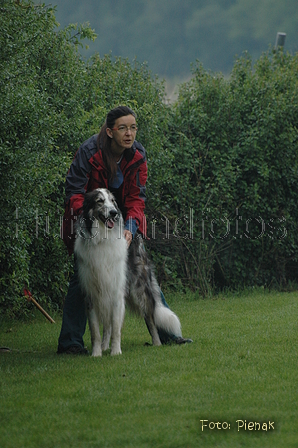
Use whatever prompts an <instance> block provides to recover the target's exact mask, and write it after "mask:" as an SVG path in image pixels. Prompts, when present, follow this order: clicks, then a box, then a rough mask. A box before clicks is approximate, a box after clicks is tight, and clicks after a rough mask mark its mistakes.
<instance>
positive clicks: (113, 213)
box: [109, 209, 118, 218]
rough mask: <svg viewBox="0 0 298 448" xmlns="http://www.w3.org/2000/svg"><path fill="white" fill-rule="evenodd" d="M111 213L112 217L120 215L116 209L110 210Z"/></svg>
mask: <svg viewBox="0 0 298 448" xmlns="http://www.w3.org/2000/svg"><path fill="white" fill-rule="evenodd" d="M109 215H110V217H111V218H116V216H117V215H118V212H117V210H116V209H114V210H110V213H109Z"/></svg>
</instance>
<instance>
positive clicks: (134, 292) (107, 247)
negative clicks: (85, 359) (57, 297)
mask: <svg viewBox="0 0 298 448" xmlns="http://www.w3.org/2000/svg"><path fill="white" fill-rule="evenodd" d="M123 230H124V225H123V219H122V215H121V213H120V210H119V208H118V206H117V203H116V201H115V199H114V197H113V195H112V194H111V193H110V192H109V191H108V190H106V189H104V188H98V189H97V190H94V191H92V192H91V193H87V194H86V196H85V200H84V205H83V212H82V214H81V216H80V219H79V221H78V224H77V227H76V231H77V238H76V242H75V256H76V258H77V263H78V272H79V279H80V285H81V288H82V291H83V293H84V295H85V301H86V309H87V315H88V321H89V327H90V332H91V342H92V356H101V355H102V351H104V350H107V349H108V348H109V345H110V339H111V355H117V354H121V328H122V324H123V320H124V312H125V303H126V304H127V305H128V307H129V308H130V309H131V310H132V311H134V312H136V313H137V314H138V315H140V316H142V317H144V319H145V322H146V324H147V327H148V330H149V332H150V334H151V337H152V343H153V345H161V341H160V337H159V334H158V330H161V331H163V332H166V333H168V334H173V335H176V336H178V337H181V326H180V321H179V319H178V317H177V316H176V314H174V313H173V312H172V311H171V310H170V309H169V308H167V307H166V306H164V304H163V303H162V299H161V293H160V289H159V287H158V283H157V280H156V278H155V275H154V271H153V267H152V265H151V263H150V261H149V259H148V257H147V254H146V252H145V250H144V246H143V241H142V238H138V237H136V238H134V240H133V241H132V243H131V245H130V247H129V249H128V248H127V242H126V240H125V238H124V235H123ZM100 323H102V324H103V339H102V341H101V336H100V331H99V325H100Z"/></svg>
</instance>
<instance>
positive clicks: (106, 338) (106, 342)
mask: <svg viewBox="0 0 298 448" xmlns="http://www.w3.org/2000/svg"><path fill="white" fill-rule="evenodd" d="M111 334H112V325H111V324H110V325H106V324H104V326H103V335H102V343H101V349H102V351H103V352H104V351H105V350H108V349H109V347H110V339H111Z"/></svg>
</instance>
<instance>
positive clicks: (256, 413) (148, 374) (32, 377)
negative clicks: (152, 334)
mask: <svg viewBox="0 0 298 448" xmlns="http://www.w3.org/2000/svg"><path fill="white" fill-rule="evenodd" d="M167 301H168V302H169V304H170V305H171V307H172V309H173V310H174V311H175V312H176V313H177V314H178V316H179V317H180V319H181V322H182V327H183V334H184V335H185V336H187V337H191V338H193V340H194V343H193V344H188V345H185V346H163V347H151V346H149V347H148V346H144V343H145V342H146V341H148V342H149V341H150V338H149V335H148V333H147V329H146V326H145V323H144V322H143V321H141V320H138V319H137V318H135V317H133V316H130V315H128V314H127V315H126V318H125V324H124V328H123V337H122V352H123V354H122V355H121V356H117V357H111V356H109V354H105V355H104V356H103V358H102V359H98V358H96V359H94V358H91V357H75V356H69V355H68V356H67V355H63V356H61V355H60V356H58V355H56V353H55V352H56V346H57V338H58V335H59V331H60V325H61V318H60V317H59V316H53V317H54V318H55V319H56V324H50V323H49V322H48V321H47V320H46V319H45V318H44V317H43V316H41V315H39V314H38V311H36V313H35V314H36V317H35V319H33V320H32V321H31V322H21V323H20V322H15V321H12V322H1V328H0V346H8V347H10V348H11V352H9V353H0V403H1V406H0V422H1V430H0V447H1V448H8V447H9V448H20V447H36V448H43V447H49V448H58V447H59V448H60V447H61V448H68V447H73V448H83V447H99V448H102V447H112V448H118V447H119V448H124V447H134V448H143V447H158V448H159V447H160V448H162V447H166V448H180V447H181V448H188V447H189V448H197V447H205V446H206V447H209V446H210V447H215V446H216V447H229V448H230V447H262V448H264V447H298V408H297V404H298V381H297V377H298V375H297V352H298V350H297V348H298V347H297V339H298V337H297V327H298V324H297V314H298V293H270V294H269V293H264V292H260V291H259V292H256V293H253V294H247V295H245V294H243V295H239V296H232V295H229V296H227V297H225V298H224V297H223V296H218V297H217V298H216V299H214V300H195V299H194V297H192V296H191V295H188V296H183V295H180V296H178V295H176V296H174V297H171V296H170V295H167ZM85 342H86V345H87V346H88V348H89V349H90V335H89V332H87V334H86V336H85ZM201 420H206V421H205V422H204V425H207V426H205V427H204V428H203V429H204V430H202V422H201ZM237 420H239V421H240V422H238V423H239V425H242V424H243V428H241V429H240V430H239V431H238V424H237V423H236V422H237ZM241 421H242V422H243V423H241ZM217 422H220V424H219V425H218V426H220V427H221V426H223V427H224V428H227V429H216V428H214V429H209V426H210V428H213V427H214V426H215V423H217ZM249 422H253V423H252V424H251V425H253V426H252V427H253V429H252V430H249V429H248V427H249V428H250V425H249ZM255 422H256V424H255ZM269 422H270V429H269ZM273 422H274V423H273ZM258 423H260V425H261V428H262V425H263V429H261V430H258V428H259V426H258ZM245 424H246V430H245V429H244V427H245ZM266 424H267V425H266ZM266 426H267V431H265V429H266ZM273 428H274V429H273Z"/></svg>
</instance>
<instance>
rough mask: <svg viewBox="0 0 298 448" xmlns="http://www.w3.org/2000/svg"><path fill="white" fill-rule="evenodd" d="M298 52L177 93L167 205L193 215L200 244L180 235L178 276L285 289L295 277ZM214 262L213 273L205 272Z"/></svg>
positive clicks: (246, 61)
mask: <svg viewBox="0 0 298 448" xmlns="http://www.w3.org/2000/svg"><path fill="white" fill-rule="evenodd" d="M297 64H298V56H297V55H296V56H291V55H289V54H284V53H283V52H282V51H278V52H270V51H268V52H267V53H266V54H263V55H262V57H261V58H260V59H259V60H258V61H257V62H256V64H255V66H254V67H253V66H252V63H251V60H250V58H249V57H248V56H244V57H243V58H240V59H238V60H237V61H236V63H235V66H234V69H233V71H232V74H231V78H230V79H229V80H225V79H224V78H223V77H222V76H221V75H220V74H215V75H214V74H212V73H208V72H206V71H204V70H203V69H202V67H201V66H200V64H198V65H197V66H196V67H195V68H194V72H193V75H194V76H193V78H192V80H191V81H190V82H188V83H186V84H184V85H182V86H181V88H180V94H179V99H178V101H177V103H176V105H175V107H174V108H173V114H172V116H171V119H170V122H169V134H168V143H167V148H168V151H169V152H170V153H171V164H172V169H171V170H169V174H168V176H167V177H166V178H165V182H164V184H163V188H162V189H161V191H162V192H163V199H162V202H163V203H167V208H168V210H171V213H172V214H173V218H172V219H174V217H175V216H176V217H180V218H181V217H183V216H186V215H187V214H188V210H189V209H193V216H194V227H193V235H194V237H193V239H189V240H187V241H186V240H185V238H184V239H183V238H182V239H181V238H180V248H181V250H182V252H183V254H184V255H183V263H181V258H180V259H179V262H178V261H177V266H176V270H178V268H180V272H181V269H182V270H183V276H184V277H185V280H186V281H187V282H188V284H189V282H190V281H191V282H192V284H194V285H195V286H196V287H198V288H199V289H201V290H202V293H206V292H207V289H206V288H205V286H204V284H202V281H201V277H202V276H201V274H200V271H202V270H203V269H205V271H206V274H207V273H208V276H207V277H206V281H207V282H208V283H209V282H210V280H211V278H212V272H213V285H215V286H218V287H223V286H229V287H233V288H235V287H239V285H241V286H242V287H244V286H251V285H267V286H272V285H274V286H282V287H284V286H285V285H286V284H287V282H288V281H289V280H293V279H294V278H295V276H296V274H297V263H296V262H297V256H296V253H297V233H296V232H295V228H296V224H295V223H296V222H297V211H296V210H297V208H296V203H297V188H296V181H297V169H298V154H297V137H298V134H297V132H298V131H297V118H298V116H297V113H298V108H297V106H298V89H297V87H298V84H297V69H298V65H297ZM206 266H207V270H206Z"/></svg>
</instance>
